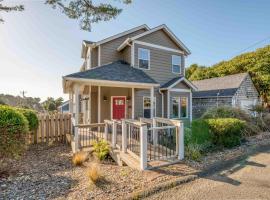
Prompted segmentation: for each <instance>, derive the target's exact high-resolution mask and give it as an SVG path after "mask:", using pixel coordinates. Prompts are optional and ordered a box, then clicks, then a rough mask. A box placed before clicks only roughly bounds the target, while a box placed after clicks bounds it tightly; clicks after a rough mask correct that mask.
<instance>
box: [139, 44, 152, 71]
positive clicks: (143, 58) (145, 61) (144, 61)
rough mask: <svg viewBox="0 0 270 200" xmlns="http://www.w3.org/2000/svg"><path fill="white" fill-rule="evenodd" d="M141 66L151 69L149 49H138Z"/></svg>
mask: <svg viewBox="0 0 270 200" xmlns="http://www.w3.org/2000/svg"><path fill="white" fill-rule="evenodd" d="M138 58H139V68H141V69H149V68H150V51H149V50H148V49H142V48H139V49H138Z"/></svg>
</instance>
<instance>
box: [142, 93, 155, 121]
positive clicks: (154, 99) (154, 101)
mask: <svg viewBox="0 0 270 200" xmlns="http://www.w3.org/2000/svg"><path fill="white" fill-rule="evenodd" d="M145 98H149V99H150V104H151V95H150V96H143V117H144V109H145V108H144V99H145ZM154 102H155V107H154V108H155V113H153V116H154V117H156V115H157V98H156V96H154ZM147 109H150V112H152V111H151V105H150V108H147ZM151 115H152V113H150V118H151ZM144 118H145V117H144Z"/></svg>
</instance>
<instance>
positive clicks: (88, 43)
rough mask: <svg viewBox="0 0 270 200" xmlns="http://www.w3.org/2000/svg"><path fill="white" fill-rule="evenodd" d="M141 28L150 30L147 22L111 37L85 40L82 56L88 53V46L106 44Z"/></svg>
mask: <svg viewBox="0 0 270 200" xmlns="http://www.w3.org/2000/svg"><path fill="white" fill-rule="evenodd" d="M141 29H146V30H150V28H149V27H148V26H147V25H146V24H143V25H141V26H137V27H134V28H132V29H129V30H127V31H124V32H121V33H118V34H116V35H113V36H111V37H108V38H105V39H103V40H100V41H98V42H92V41H87V40H83V46H82V53H81V57H82V58H84V56H85V54H86V48H87V47H88V46H92V47H96V46H99V45H101V44H104V43H106V42H109V41H111V40H115V39H117V38H119V37H122V36H125V35H127V34H130V33H133V32H135V31H138V30H141Z"/></svg>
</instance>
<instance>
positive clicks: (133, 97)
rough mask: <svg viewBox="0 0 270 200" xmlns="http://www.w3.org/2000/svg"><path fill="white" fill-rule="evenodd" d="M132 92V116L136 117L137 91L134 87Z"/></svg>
mask: <svg viewBox="0 0 270 200" xmlns="http://www.w3.org/2000/svg"><path fill="white" fill-rule="evenodd" d="M131 92H132V100H131V101H132V102H131V107H132V108H131V109H132V110H131V115H132V116H131V118H132V119H134V118H135V91H134V87H133V88H132V89H131Z"/></svg>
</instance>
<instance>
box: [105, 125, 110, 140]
mask: <svg viewBox="0 0 270 200" xmlns="http://www.w3.org/2000/svg"><path fill="white" fill-rule="evenodd" d="M108 128H109V127H108V122H105V137H104V139H105V140H106V141H108V131H109V130H108Z"/></svg>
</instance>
